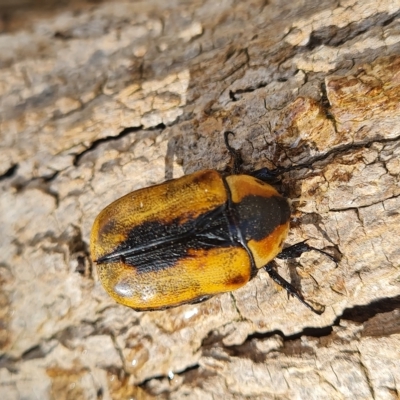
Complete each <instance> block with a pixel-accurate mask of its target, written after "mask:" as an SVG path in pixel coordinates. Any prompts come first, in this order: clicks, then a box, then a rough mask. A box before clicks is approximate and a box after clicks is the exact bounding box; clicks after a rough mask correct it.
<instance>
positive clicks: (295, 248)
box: [276, 240, 337, 263]
mask: <svg viewBox="0 0 400 400" xmlns="http://www.w3.org/2000/svg"><path fill="white" fill-rule="evenodd" d="M312 250H315V251H318V253H321V254H324V255H326V256H327V257H329V258H330V259H331V260H332V261H334V262H335V263H336V262H337V261H336V260H335V257H333V256H332V255H330V254H329V253H327V252H325V251H323V250H320V249H317V248H316V247H312V246H310V245H308V244H307V243H306V241H305V240H304V241H303V242H300V243H296V244H294V245H292V246H289V247H286V248H285V249H283V250H282V251H281V252H280V253H279V254H278V255H277V256H276V258H279V259H281V260H287V259H289V258H297V257H300V256H301V255H302V254H303V253H306V252H308V251H312Z"/></svg>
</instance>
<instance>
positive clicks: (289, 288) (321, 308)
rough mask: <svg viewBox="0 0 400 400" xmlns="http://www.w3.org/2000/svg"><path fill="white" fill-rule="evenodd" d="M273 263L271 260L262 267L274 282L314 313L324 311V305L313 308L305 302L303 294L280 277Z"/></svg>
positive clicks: (319, 313)
mask: <svg viewBox="0 0 400 400" xmlns="http://www.w3.org/2000/svg"><path fill="white" fill-rule="evenodd" d="M274 265H275V263H274V262H273V261H272V262H270V263H268V264H267V265H266V266H265V267H264V269H265V270H266V271H267V272H268V275H269V276H270V277H271V278H272V279H273V281H274V282H275V283H277V284H278V285H279V286H281V287H283V288H284V289H285V290H286V291H287V292H288V294H289V295H291V296H293V297H296V298H297V299H298V300H299V301H300V302H302V303H303V304H304V305H305V306H306V307H307V308H309V309H310V310H311V311H312V312H314V313H315V314H318V315H321V314H322V313H323V312H324V311H325V307H324V306H322V305H319V307H318V308H314V307H313V306H312V305H311V304H309V303H307V302H306V301H305V299H304V297H303V295H302V294H301V293H300V292H299V291H298V290H297V289H296V288H295V287H294V286H293V285H291V284H290V283H289V282H288V281H287V280H286V279H284V278H282V277H281V276H280V275H279V274H278V273H277V272H276V271H275V269H274Z"/></svg>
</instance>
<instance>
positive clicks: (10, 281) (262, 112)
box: [0, 0, 400, 400]
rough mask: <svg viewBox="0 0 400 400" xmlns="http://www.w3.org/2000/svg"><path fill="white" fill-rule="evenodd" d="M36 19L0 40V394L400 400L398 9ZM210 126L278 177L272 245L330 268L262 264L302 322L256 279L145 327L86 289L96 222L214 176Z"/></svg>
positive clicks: (89, 5)
mask: <svg viewBox="0 0 400 400" xmlns="http://www.w3.org/2000/svg"><path fill="white" fill-rule="evenodd" d="M9 3H10V2H9ZM11 3H12V2H11ZM22 3H23V2H22ZM25 3H29V2H25ZM45 3H46V7H44V6H42V7H41V8H35V7H34V8H30V9H28V10H26V9H23V10H22V9H17V10H16V9H15V8H13V7H12V5H10V4H9V5H8V8H6V9H3V11H2V12H3V14H2V15H3V18H2V20H1V24H0V29H1V32H2V33H1V35H0V108H1V110H0V135H1V138H0V174H1V180H0V191H1V192H0V216H1V217H0V218H1V228H0V232H1V235H0V249H1V250H0V287H1V291H0V304H1V307H0V354H1V355H0V398H1V399H2V400H16V399H44V400H46V399H56V400H59V399H71V400H72V399H73V400H76V399H104V400H105V399H107V400H108V399H153V398H154V399H155V398H157V399H201V400H203V399H206V400H207V399H224V400H230V399H232V400H233V399H235V400H236V399H267V400H268V399H276V400H278V399H307V400H308V399H385V400H386V399H387V400H389V399H399V398H400V246H399V241H400V240H399V236H400V213H399V209H400V185H399V174H400V0H380V1H374V0H363V1H362V0H345V1H340V2H338V1H333V0H323V1H320V2H317V1H313V0H299V1H297V0H291V1H287V0H283V1H282V0H270V1H265V0H251V1H242V0H221V1H209V0H206V1H199V0H191V1H178V0H172V1H161V0H160V1H120V0H116V1H112V2H111V1H110V2H106V1H105V2H101V1H97V2H93V1H92V2H89V1H88V2H77V1H71V2H63V3H62V5H59V6H58V7H57V8H52V7H50V5H51V4H50V3H52V2H45ZM4 10H5V11H4ZM227 130H230V131H233V132H235V137H234V138H232V141H231V144H232V146H233V147H234V148H236V149H238V150H240V151H241V154H242V157H243V161H244V169H245V170H246V171H252V170H255V169H258V168H261V167H269V168H274V167H275V166H279V167H285V168H286V169H287V170H286V172H285V173H284V174H283V175H282V181H281V185H280V190H281V191H282V193H284V194H285V195H286V196H287V197H289V198H291V199H292V205H291V207H292V220H291V221H292V222H291V230H290V234H289V237H288V239H287V243H286V245H290V244H293V243H297V242H300V241H302V240H305V239H308V243H309V244H310V245H312V246H314V247H316V248H319V249H324V250H325V251H327V252H328V253H331V254H334V255H335V257H337V259H338V262H337V263H335V262H333V261H332V260H330V259H329V258H328V257H326V256H324V255H323V254H320V253H318V252H315V251H312V252H309V253H305V254H303V255H302V256H301V257H300V258H298V259H296V260H294V261H292V260H290V261H285V262H279V268H278V271H279V273H280V274H281V275H282V276H284V277H285V278H286V279H288V280H289V281H290V282H291V283H292V284H293V285H295V286H296V287H298V288H299V289H300V290H301V291H302V293H303V294H304V296H305V298H307V299H309V300H310V301H314V302H317V303H321V304H324V305H325V306H326V310H325V312H324V313H323V314H322V315H321V316H318V315H316V314H313V313H312V312H310V310H308V309H307V308H306V307H304V305H302V304H301V303H300V302H299V301H297V300H296V299H293V298H288V296H287V294H286V292H285V291H284V290H282V289H281V288H280V287H279V286H277V285H276V284H275V283H274V282H273V281H272V280H271V279H270V278H269V276H268V274H266V273H265V272H263V271H260V273H259V274H258V275H257V276H256V277H255V278H254V279H253V280H252V281H251V282H249V283H248V284H247V285H245V286H244V287H242V288H241V289H239V290H237V291H235V292H232V293H225V294H222V295H218V296H215V297H213V298H212V299H210V300H208V301H205V302H203V303H199V304H193V305H184V306H180V307H177V308H173V309H169V310H165V311H157V312H142V313H140V312H136V311H133V310H131V309H129V308H127V307H124V306H121V305H118V304H116V303H115V302H114V301H113V300H112V299H111V298H110V297H109V296H108V295H107V294H106V292H105V291H104V289H103V288H102V286H101V284H100V282H99V280H98V276H97V272H96V267H95V265H94V264H93V263H92V261H91V260H90V256H89V251H88V248H89V236H90V230H91V226H92V224H93V220H94V218H95V217H96V215H97V214H98V213H99V212H100V211H101V209H102V208H103V207H105V206H106V205H107V204H109V203H110V202H112V201H113V200H115V199H117V198H119V197H120V196H122V195H124V194H126V193H128V192H130V191H132V190H135V189H139V188H143V187H146V186H149V185H153V184H157V183H160V182H163V181H164V180H166V179H170V178H172V177H179V176H181V175H184V174H189V173H192V172H194V171H198V170H201V169H205V168H212V169H217V170H220V171H227V170H228V169H229V163H230V156H229V154H228V152H227V149H226V148H225V146H224V141H223V132H224V131H227Z"/></svg>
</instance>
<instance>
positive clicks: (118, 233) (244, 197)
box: [90, 131, 332, 314]
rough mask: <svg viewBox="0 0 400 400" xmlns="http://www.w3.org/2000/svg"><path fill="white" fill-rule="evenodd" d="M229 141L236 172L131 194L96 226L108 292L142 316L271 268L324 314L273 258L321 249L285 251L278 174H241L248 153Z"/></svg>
mask: <svg viewBox="0 0 400 400" xmlns="http://www.w3.org/2000/svg"><path fill="white" fill-rule="evenodd" d="M231 134H232V135H233V132H230V131H228V132H225V134H224V138H225V144H226V146H227V149H228V151H229V152H230V153H231V155H232V158H233V162H234V163H233V164H234V165H233V174H231V175H228V176H224V175H223V174H221V173H220V172H218V171H215V170H202V171H198V172H195V173H192V174H190V175H186V176H183V177H181V178H178V179H172V180H169V181H166V182H164V183H161V184H159V185H155V186H151V187H147V188H144V189H140V190H136V191H134V192H131V193H129V194H127V195H125V196H123V197H121V198H120V199H118V200H116V201H114V202H113V203H111V204H110V205H109V206H107V207H106V208H105V209H104V210H102V211H101V212H100V214H99V215H98V216H97V218H96V219H95V221H94V224H93V228H92V232H91V239H90V252H91V257H92V260H93V261H94V262H95V263H96V265H97V270H98V275H99V278H100V281H101V283H102V285H103V286H104V288H105V290H106V291H107V292H108V293H109V295H111V297H113V298H114V299H115V300H116V301H117V302H118V303H121V304H123V305H126V306H128V307H131V308H133V309H135V310H137V311H148V310H161V309H166V308H170V307H175V306H179V305H182V304H187V303H196V302H200V301H203V300H206V299H208V298H210V297H211V296H213V295H216V294H218V293H223V292H229V291H232V290H235V289H238V288H240V287H242V286H243V285H245V284H246V283H247V282H249V281H250V280H251V279H252V278H254V276H255V275H256V274H257V272H258V270H260V269H261V268H264V269H265V270H266V271H267V272H268V274H269V275H270V277H271V278H272V279H273V280H274V281H275V282H276V283H278V284H279V285H281V286H282V287H283V288H285V289H286V290H287V292H288V293H289V294H290V295H292V296H295V297H297V298H298V299H299V300H300V301H301V302H302V303H303V304H304V305H306V306H307V307H308V308H309V309H311V310H312V311H313V312H315V313H317V314H321V313H322V312H323V306H321V307H318V308H314V307H313V306H311V304H309V303H308V302H306V301H305V299H304V297H303V296H302V294H301V293H300V292H299V291H298V290H297V289H296V288H295V287H294V286H292V285H291V284H290V283H289V282H287V281H286V280H285V279H284V278H283V277H281V276H280V275H279V274H278V273H277V272H276V271H275V269H274V263H273V259H274V258H275V257H278V258H283V259H286V258H293V257H298V256H300V255H301V254H302V253H303V252H305V251H310V250H317V251H319V252H321V253H324V254H326V255H327V256H328V257H330V258H332V256H330V255H329V254H328V253H325V252H324V251H322V250H319V249H316V248H314V247H311V246H309V245H308V244H307V243H305V242H301V243H298V244H295V245H293V246H291V247H288V248H286V249H284V250H283V243H284V241H285V239H286V237H287V235H288V231H289V224H290V207H289V203H288V201H287V199H286V198H284V197H283V196H282V195H280V194H279V193H278V191H277V190H276V189H275V188H274V187H273V186H271V185H270V184H269V183H267V181H268V180H270V179H271V177H272V176H273V175H274V174H273V172H274V171H270V170H267V169H265V168H264V169H262V170H258V171H255V172H254V173H252V174H240V173H239V168H240V164H241V157H240V153H239V152H238V151H237V150H235V149H234V148H233V147H232V146H231V145H230V144H229V140H228V138H229V135H231Z"/></svg>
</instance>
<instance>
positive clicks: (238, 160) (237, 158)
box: [224, 131, 243, 175]
mask: <svg viewBox="0 0 400 400" xmlns="http://www.w3.org/2000/svg"><path fill="white" fill-rule="evenodd" d="M229 135H233V136H235V134H234V133H233V132H232V131H226V132H224V139H225V146H226V148H227V149H228V151H229V153H230V155H231V157H232V159H233V168H232V169H233V174H234V175H238V174H239V173H240V167H241V165H242V164H243V160H242V156H241V154H240V152H239V151H237V150H236V149H234V148H233V147H232V146H231V145H230V144H229V139H228V137H229Z"/></svg>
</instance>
